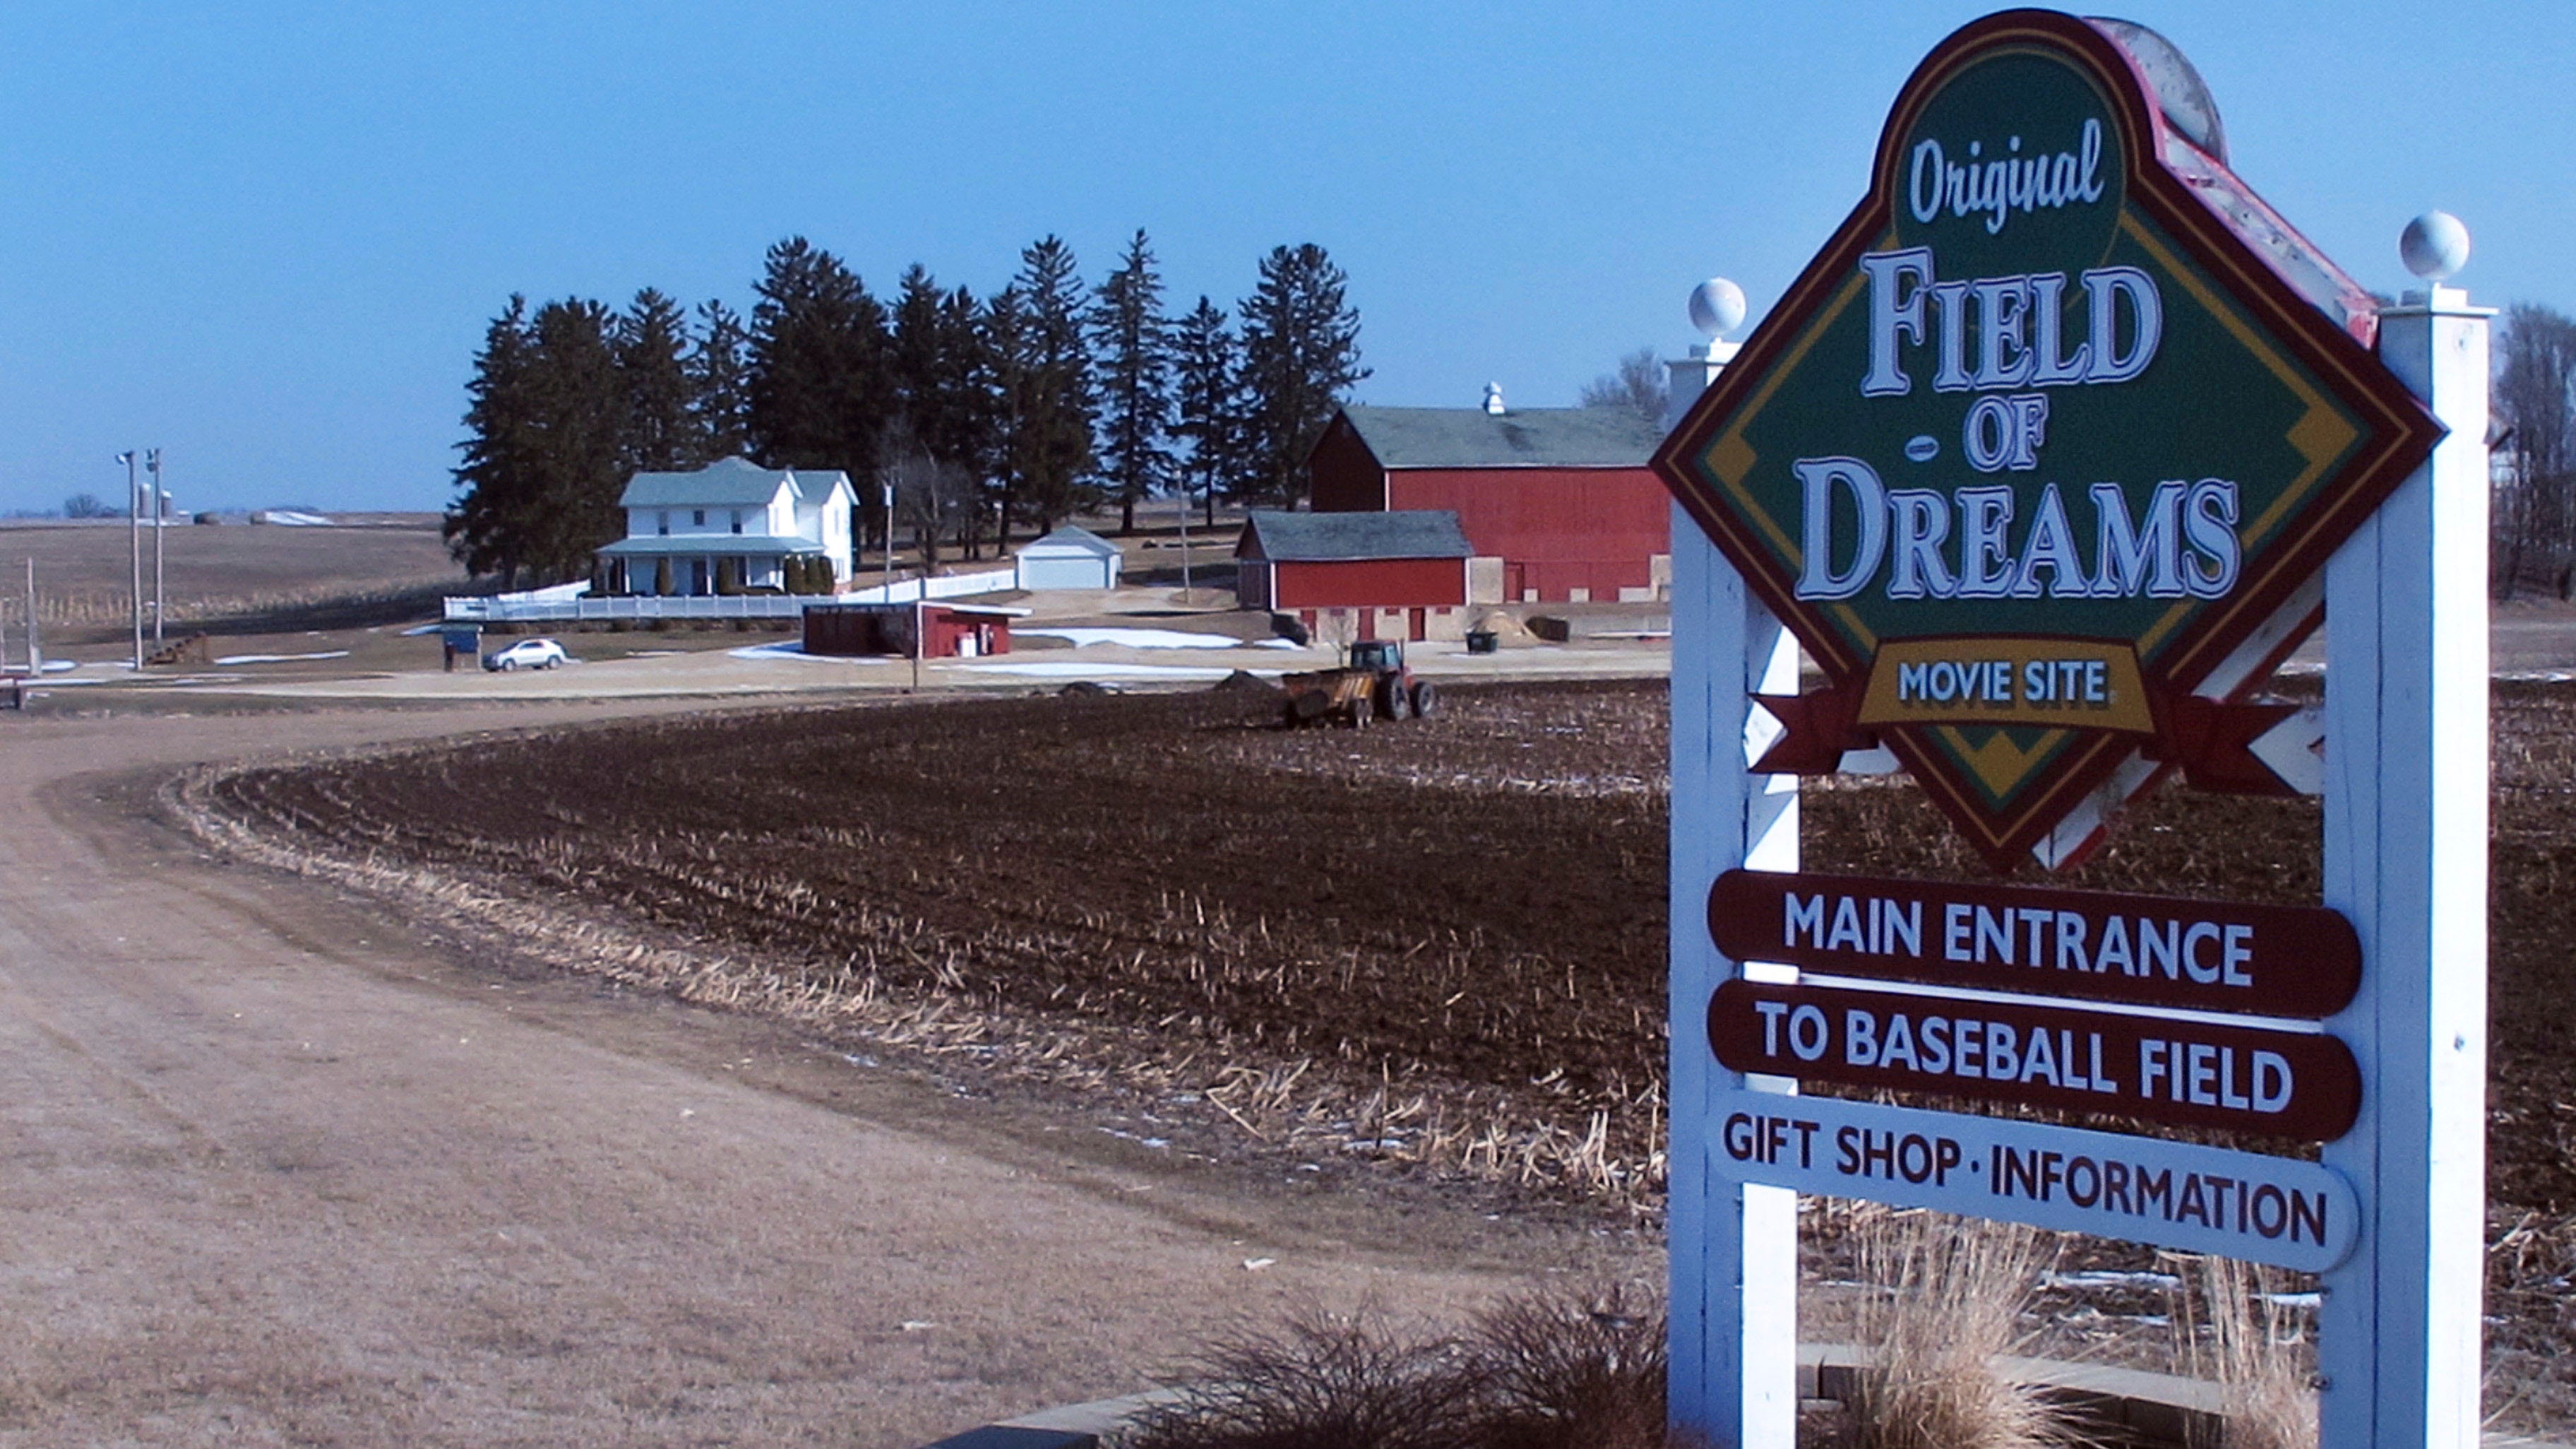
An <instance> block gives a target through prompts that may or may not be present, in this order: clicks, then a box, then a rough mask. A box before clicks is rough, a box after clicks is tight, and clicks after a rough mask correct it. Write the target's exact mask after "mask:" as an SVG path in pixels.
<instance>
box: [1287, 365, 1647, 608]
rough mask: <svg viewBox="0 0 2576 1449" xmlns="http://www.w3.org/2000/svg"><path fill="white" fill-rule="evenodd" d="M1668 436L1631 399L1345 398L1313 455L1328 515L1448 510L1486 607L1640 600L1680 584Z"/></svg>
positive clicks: (1320, 508) (1318, 504)
mask: <svg viewBox="0 0 2576 1449" xmlns="http://www.w3.org/2000/svg"><path fill="white" fill-rule="evenodd" d="M1661 441H1662V436H1661V434H1659V433H1658V432H1657V431H1656V429H1655V427H1654V426H1653V425H1652V424H1650V423H1648V422H1646V421H1645V420H1644V419H1643V418H1640V417H1638V416H1637V415H1636V414H1634V413H1632V412H1629V411H1627V410H1626V409H1624V408H1514V409H1506V408H1505V407H1504V406H1503V404H1502V394H1501V390H1500V389H1499V388H1497V389H1492V390H1490V391H1489V393H1488V396H1487V402H1486V405H1485V406H1484V407H1481V408H1381V407H1360V406H1357V405H1354V406H1350V407H1345V408H1343V409H1342V410H1341V411H1340V413H1339V414H1338V415H1336V416H1335V417H1334V419H1333V421H1332V422H1331V423H1330V424H1329V425H1328V426H1326V427H1325V429H1324V432H1323V435H1322V436H1321V437H1320V438H1318V439H1317V440H1316V442H1315V447H1314V451H1313V452H1311V453H1310V454H1308V455H1307V462H1308V466H1309V468H1310V469H1311V471H1312V473H1313V475H1314V480H1315V492H1314V499H1315V511H1316V512H1317V513H1360V512H1400V511H1404V510H1412V509H1445V510H1447V511H1449V512H1451V513H1454V514H1456V515H1457V516H1458V522H1459V524H1460V526H1461V527H1463V528H1464V529H1465V530H1466V534H1467V538H1468V541H1469V542H1470V543H1471V544H1472V545H1473V546H1474V548H1475V555H1474V556H1475V559H1476V563H1475V567H1474V570H1473V571H1472V578H1473V585H1472V592H1471V595H1470V596H1471V597H1472V598H1473V599H1474V601H1475V602H1477V603H1480V604H1489V603H1503V602H1511V603H1521V602H1538V601H1542V600H1543V601H1546V602H1549V603H1567V602H1572V603H1580V602H1584V601H1586V600H1612V601H1622V600H1624V601H1629V602H1637V601H1643V600H1651V599H1660V598H1663V597H1665V596H1666V595H1667V594H1668V593H1669V591H1670V589H1671V584H1672V547H1673V545H1672V507H1671V496H1670V495H1669V494H1667V493H1666V492H1665V491H1664V486H1663V484H1661V483H1660V482H1658V481H1656V479H1655V475H1654V474H1653V473H1652V472H1651V471H1650V470H1649V469H1648V468H1647V466H1646V460H1647V458H1648V457H1649V455H1651V454H1652V453H1653V452H1654V450H1655V445H1656V444H1657V443H1659V442H1661Z"/></svg>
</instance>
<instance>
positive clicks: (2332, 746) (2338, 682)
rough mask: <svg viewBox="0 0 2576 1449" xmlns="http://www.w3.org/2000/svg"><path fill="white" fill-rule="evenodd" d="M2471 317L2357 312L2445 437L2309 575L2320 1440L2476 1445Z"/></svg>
mask: <svg viewBox="0 0 2576 1449" xmlns="http://www.w3.org/2000/svg"><path fill="white" fill-rule="evenodd" d="M2491 315H2493V314H2492V313H2491V312H2490V311H2488V310H2486V309H2482V308H2475V307H2471V306H2469V305H2468V294H2467V293H2465V292H2462V291H2460V290H2458V289H2456V288H2450V287H2442V286H2438V285H2437V286H2434V287H2432V288H2431V289H2430V290H2429V291H2428V292H2427V293H2425V294H2423V295H2421V296H2417V295H2415V294H2410V295H2409V297H2408V299H2407V302H2406V304H2405V305H2402V306H2400V307H2397V308H2395V309H2392V310H2390V311H2387V312H2383V313H2382V314H2380V332H2379V356H2380V360H2381V361H2383V362H2385V363H2386V364H2387V365H2388V368H2389V370H2390V371H2392V372H2394V373H2395V374H2397V376H2398V377H2400V378H2401V379H2403V380H2404V381H2405V383H2406V385H2407V386H2408V387H2409V388H2411V389H2413V390H2414V392H2415V394H2416V395H2417V396H2418V397H2420V398H2422V399H2423V400H2424V402H2425V404H2426V406H2428V407H2429V408H2430V409H2431V410H2432V411H2433V413H2434V415H2435V416H2437V417H2439V418H2440V419H2441V420H2442V422H2443V423H2444V424H2446V425H2448V426H2449V428H2450V430H2451V433H2450V436H2449V437H2448V438H2446V439H2444V440H2443V441H2442V443H2441V444H2440V445H2439V446H2437V447H2436V448H2435V449H2434V451H2433V456H2432V459H2431V461H2430V462H2428V463H2427V464H2425V466H2424V467H2423V468H2421V469H2420V470H2418V471H2417V472H2416V474H2415V476H2413V477H2412V478H2410V479H2408V480H2407V481H2406V482H2405V483H2404V484H2403V485H2401V486H2400V487H2399V488H2398V490H2397V492H2396V493H2394V494H2393V495H2391V496H2390V497H2389V499H2388V501H2387V502H2386V503H2384V504H2382V505H2380V508H2379V511H2378V513H2377V514H2376V515H2374V516H2373V517H2372V519H2371V521H2370V522H2368V523H2365V524H2363V525H2362V527H2361V529H2360V530H2359V531H2358V532H2356V533H2355V534H2354V535H2353V536H2352V537H2351V539H2349V540H2348V541H2347V542H2346V543H2345V544H2344V545H2343V547H2342V548H2341V549H2340V550H2338V551H2337V552H2336V553H2335V555H2334V559H2333V561H2332V562H2331V563H2330V564H2329V565H2328V566H2327V570H2326V758H2325V765H2326V770H2325V774H2326V797H2325V813H2326V819H2325V903H2326V904H2327V905H2328V906H2331V907H2334V908H2336V909H2338V910H2340V911H2342V912H2343V913H2344V914H2345V915H2346V916H2347V917H2349V918H2350V919H2351V921H2352V923H2353V926H2354V928H2355V929H2356V930H2358V931H2359V932H2360V935H2361V946H2362V960H2363V962H2364V963H2365V964H2364V968H2363V969H2364V976H2363V987H2362V994H2361V996H2360V997H2359V999H2357V1000H2356V1001H2355V1002H2354V1003H2353V1004H2352V1006H2351V1007H2350V1008H2349V1009H2347V1010H2346V1011H2344V1012H2343V1013H2342V1014H2341V1015H2339V1016H2336V1017H2334V1018H2332V1019H2331V1020H2330V1021H2329V1022H2328V1023H2327V1026H2328V1029H2329V1030H2331V1031H2333V1032H2334V1033H2335V1034H2336V1035H2337V1036H2340V1037H2341V1038H2343V1040H2344V1041H2345V1042H2346V1043H2347V1044H2349V1045H2350V1046H2351V1048H2352V1050H2353V1054H2354V1056H2355V1057H2356V1058H2357V1059H2358V1060H2359V1061H2360V1063H2361V1068H2362V1074H2363V1080H2364V1081H2366V1082H2368V1083H2370V1086H2371V1090H2370V1091H2369V1092H2368V1093H2367V1094H2366V1095H2365V1097H2364V1099H2363V1102H2362V1117H2361V1122H2360V1124H2359V1125H2358V1126H2356V1127H2355V1128H2354V1129H2353V1131H2352V1133H2351V1135H2349V1136H2347V1137H2345V1138H2344V1139H2343V1140H2341V1141H2339V1142H2335V1143H2332V1144H2329V1145H2328V1146H2327V1147H2326V1149H2325V1161H2326V1163H2327V1164H2328V1165H2330V1166H2333V1167H2336V1168H2340V1169H2341V1170H2342V1171H2343V1172H2344V1174H2345V1175H2346V1176H2347V1177H2348V1178H2350V1179H2351V1181H2352V1183H2353V1185H2354V1186H2355V1187H2356V1188H2358V1189H2359V1190H2360V1193H2361V1201H2362V1238H2361V1250H2360V1251H2359V1252H2357V1253H2355V1254H2354V1255H2353V1256H2352V1258H2351V1259H2350V1260H2349V1261H2347V1262H2346V1263H2345V1264H2344V1266H2342V1267H2341V1268H2338V1269H2336V1270H2335V1271H2333V1272H2330V1273H2328V1274H2327V1275H2326V1276H2325V1298H2324V1302H2323V1306H2322V1307H2321V1309H2320V1312H2319V1318H2318V1326H2317V1343H2318V1351H2319V1356H2320V1365H2319V1367H2320V1370H2321V1377H2322V1378H2323V1379H2324V1381H2325V1382H2324V1394H2323V1414H2322V1418H2323V1434H2322V1438H2323V1442H2324V1443H2326V1444H2328V1445H2333V1446H2337V1449H2341V1446H2344V1445H2351V1446H2355V1449H2362V1446H2369V1449H2398V1446H2401V1445H2402V1446H2406V1449H2473V1446H2474V1445H2476V1444H2477V1442H2478V1421H2479V1393H2478V1391H2479V1379H2480V1373H2479V1350H2480V1343H2481V1339H2480V1318H2481V1304H2482V1289H2483V1286H2484V1283H2485V1248H2486V1062H2487V1054H2486V1043H2487V1036H2486V1032H2487V990H2486V970H2487V919H2486V913H2487V728H2488V725H2487V490H2488V486H2489V484H2488V478H2487V448H2486V430H2487V318H2488V317H2489V316H2491Z"/></svg>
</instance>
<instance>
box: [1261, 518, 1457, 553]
mask: <svg viewBox="0 0 2576 1449" xmlns="http://www.w3.org/2000/svg"><path fill="white" fill-rule="evenodd" d="M1243 534H1244V536H1243V542H1242V544H1241V545H1239V546H1238V547H1237V548H1236V550H1235V552H1236V553H1237V555H1238V556H1241V555H1250V556H1252V557H1257V558H1266V559H1269V560H1271V561H1273V562H1275V563H1321V562H1329V561H1334V560H1348V559H1376V558H1465V557H1467V556H1468V555H1469V554H1472V553H1474V552H1475V550H1474V549H1472V548H1470V547H1468V546H1467V532H1466V530H1465V529H1463V528H1460V527H1459V526H1458V515H1457V514H1455V513H1452V512H1450V511H1449V510H1447V509H1445V508H1439V509H1428V508H1426V509H1398V510H1396V511H1394V512H1391V513H1271V512H1265V511H1261V510H1255V511H1254V512H1253V513H1251V514H1250V515H1248V516H1247V517H1246V518H1245V520H1244V524H1243Z"/></svg>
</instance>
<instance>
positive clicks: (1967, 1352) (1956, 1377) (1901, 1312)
mask: <svg viewBox="0 0 2576 1449" xmlns="http://www.w3.org/2000/svg"><path fill="white" fill-rule="evenodd" d="M1855 1232H1856V1235H1857V1247H1858V1251H1859V1259H1860V1265H1861V1277H1862V1281H1864V1282H1866V1283H1868V1284H1869V1285H1871V1287H1872V1288H1873V1289H1874V1290H1876V1291H1875V1292H1873V1293H1872V1294H1871V1295H1870V1297H1868V1298H1867V1299H1865V1300H1864V1301H1863V1303H1862V1306H1861V1309H1860V1332H1861V1342H1862V1347H1863V1348H1864V1349H1865V1350H1867V1351H1868V1353H1869V1356H1870V1357H1869V1362H1868V1363H1867V1364H1866V1365H1865V1366H1864V1367H1863V1368H1862V1370H1861V1372H1860V1374H1859V1375H1858V1383H1859V1386H1858V1389H1857V1391H1856V1393H1855V1395H1854V1402H1853V1403H1852V1405H1851V1406H1850V1407H1851V1410H1852V1417H1853V1420H1854V1424H1855V1427H1856V1434H1855V1437H1854V1444H1853V1449H2046V1446H2054V1445H2063V1444H2071V1443H2074V1442H2075V1438H2074V1435H2073V1432H2072V1429H2071V1426H2070V1425H2068V1424H2067V1423H2066V1422H2065V1420H2064V1418H2063V1416H2062V1415H2061V1414H2060V1413H2059V1412H2058V1411H2057V1410H2056V1409H2055V1408H2053V1407H2052V1406H2051V1405H2050V1404H2049V1402H2048V1401H2047V1400H2046V1399H2045V1398H2043V1397H2042V1396H2041V1395H2040V1394H2039V1393H2037V1392H2036V1391H2034V1390H2033V1389H2031V1388H2029V1387H2028V1386H2025V1385H2021V1384H2016V1383H2013V1382H2011V1381H2009V1380H2007V1379H2005V1378H2004V1377H2003V1376H2002V1375H2001V1374H2000V1373H1998V1372H1997V1371H1996V1368H1995V1364H1994V1360H1995V1359H1996V1358H1998V1357H2000V1356H2002V1355H2005V1354H2011V1353H2016V1352H2019V1351H2021V1350H2022V1349H2023V1348H2024V1347H2025V1346H2027V1344H2028V1343H2029V1341H2030V1335H2029V1334H2028V1333H2026V1332H2025V1331H2024V1330H2023V1328H2022V1316H2023V1312H2024V1310H2025V1309H2027V1308H2028V1307H2029V1306H2030V1302H2031V1299H2032V1296H2033V1294H2034V1293H2035V1292H2036V1291H2037V1289H2038V1285H2039V1276H2040V1272H2041V1270H2042V1269H2043V1268H2044V1267H2046V1266H2047V1261H2048V1250H2047V1249H2046V1247H2045V1246H2044V1245H2043V1239H2042V1237H2041V1235H2040V1234H2039V1233H2037V1232H2034V1231H2032V1230H2030V1229H2028V1228H2023V1227H2019V1226H2017V1225H2015V1224H2011V1223H1999V1222H1986V1221H1982V1220H1978V1219H1971V1218H1953V1217H1948V1216H1946V1215H1942V1214H1937V1213H1930V1212H1924V1211H1920V1210H1907V1211H1894V1210H1881V1211H1877V1212H1874V1213H1871V1214H1868V1215H1867V1216H1866V1217H1864V1218H1863V1219H1862V1220H1861V1221H1860V1222H1859V1223H1858V1224H1856V1225H1855Z"/></svg>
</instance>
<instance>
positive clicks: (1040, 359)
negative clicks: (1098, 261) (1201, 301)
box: [993, 236, 1092, 533]
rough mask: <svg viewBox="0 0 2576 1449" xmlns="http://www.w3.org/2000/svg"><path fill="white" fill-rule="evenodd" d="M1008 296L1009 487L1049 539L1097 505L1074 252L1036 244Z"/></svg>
mask: <svg viewBox="0 0 2576 1449" xmlns="http://www.w3.org/2000/svg"><path fill="white" fill-rule="evenodd" d="M1004 296H1005V297H1008V298H1010V299H1011V302H1012V307H1013V311H1014V313H1015V316H1014V319H1013V325H1011V326H1010V327H1009V328H1007V329H997V330H996V331H995V333H994V334H993V335H994V336H995V337H996V338H997V339H999V338H1002V337H1004V336H1007V337H1008V338H1009V342H1010V347H1011V350H1010V351H1009V352H1007V353H1005V352H1002V351H1001V350H1000V349H999V348H997V349H996V356H995V363H996V372H997V373H998V374H999V382H1000V386H999V388H997V392H999V393H1001V394H1002V395H1003V397H1004V424H1003V427H1004V434H1003V440H1002V441H1003V448H1004V452H1005V458H1006V460H1007V468H1008V472H1009V474H1010V478H1011V482H1010V485H1009V488H1010V494H1011V495H1012V496H1013V497H1014V498H1015V500H1016V502H1017V503H1018V505H1019V506H1020V508H1021V509H1023V510H1024V511H1025V512H1026V514H1027V515H1028V517H1029V519H1030V521H1031V522H1033V523H1035V524H1036V525H1037V527H1038V530H1039V531H1040V532H1041V533H1043V532H1045V531H1046V530H1048V529H1051V528H1053V527H1055V525H1056V524H1057V523H1059V522H1061V521H1062V520H1063V519H1064V518H1065V517H1066V516H1067V515H1069V514H1071V513H1073V512H1074V511H1075V510H1076V509H1078V508H1080V507H1082V506H1083V505H1084V504H1085V503H1087V502H1089V501H1091V500H1090V490H1089V488H1087V487H1086V486H1085V484H1084V481H1083V480H1084V479H1085V478H1086V477H1087V476H1088V475H1089V473H1090V471H1091V412H1092V401H1091V358H1090V354H1089V353H1088V352H1086V351H1085V350H1084V348H1083V345H1082V302H1083V297H1082V280H1081V277H1080V276H1079V274H1078V272H1077V269H1076V266H1075V263H1074V258H1073V249H1072V248H1071V247H1069V246H1066V245H1065V244H1064V241H1063V239H1061V238H1059V237H1054V236H1048V237H1043V238H1040V239H1039V240H1038V241H1036V242H1034V243H1032V244H1031V245H1030V246H1029V247H1028V248H1027V249H1026V250H1024V251H1022V252H1021V253H1020V270H1019V274H1018V275H1017V276H1015V277H1013V278H1012V280H1011V285H1010V287H1009V288H1007V289H1005V292H1004ZM1002 300H1003V299H1002V298H998V297H997V298H996V299H995V307H996V309H999V308H1000V306H1001V305H1002ZM1007 526H1008V520H1007V518H1006V519H1005V527H1007Z"/></svg>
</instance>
